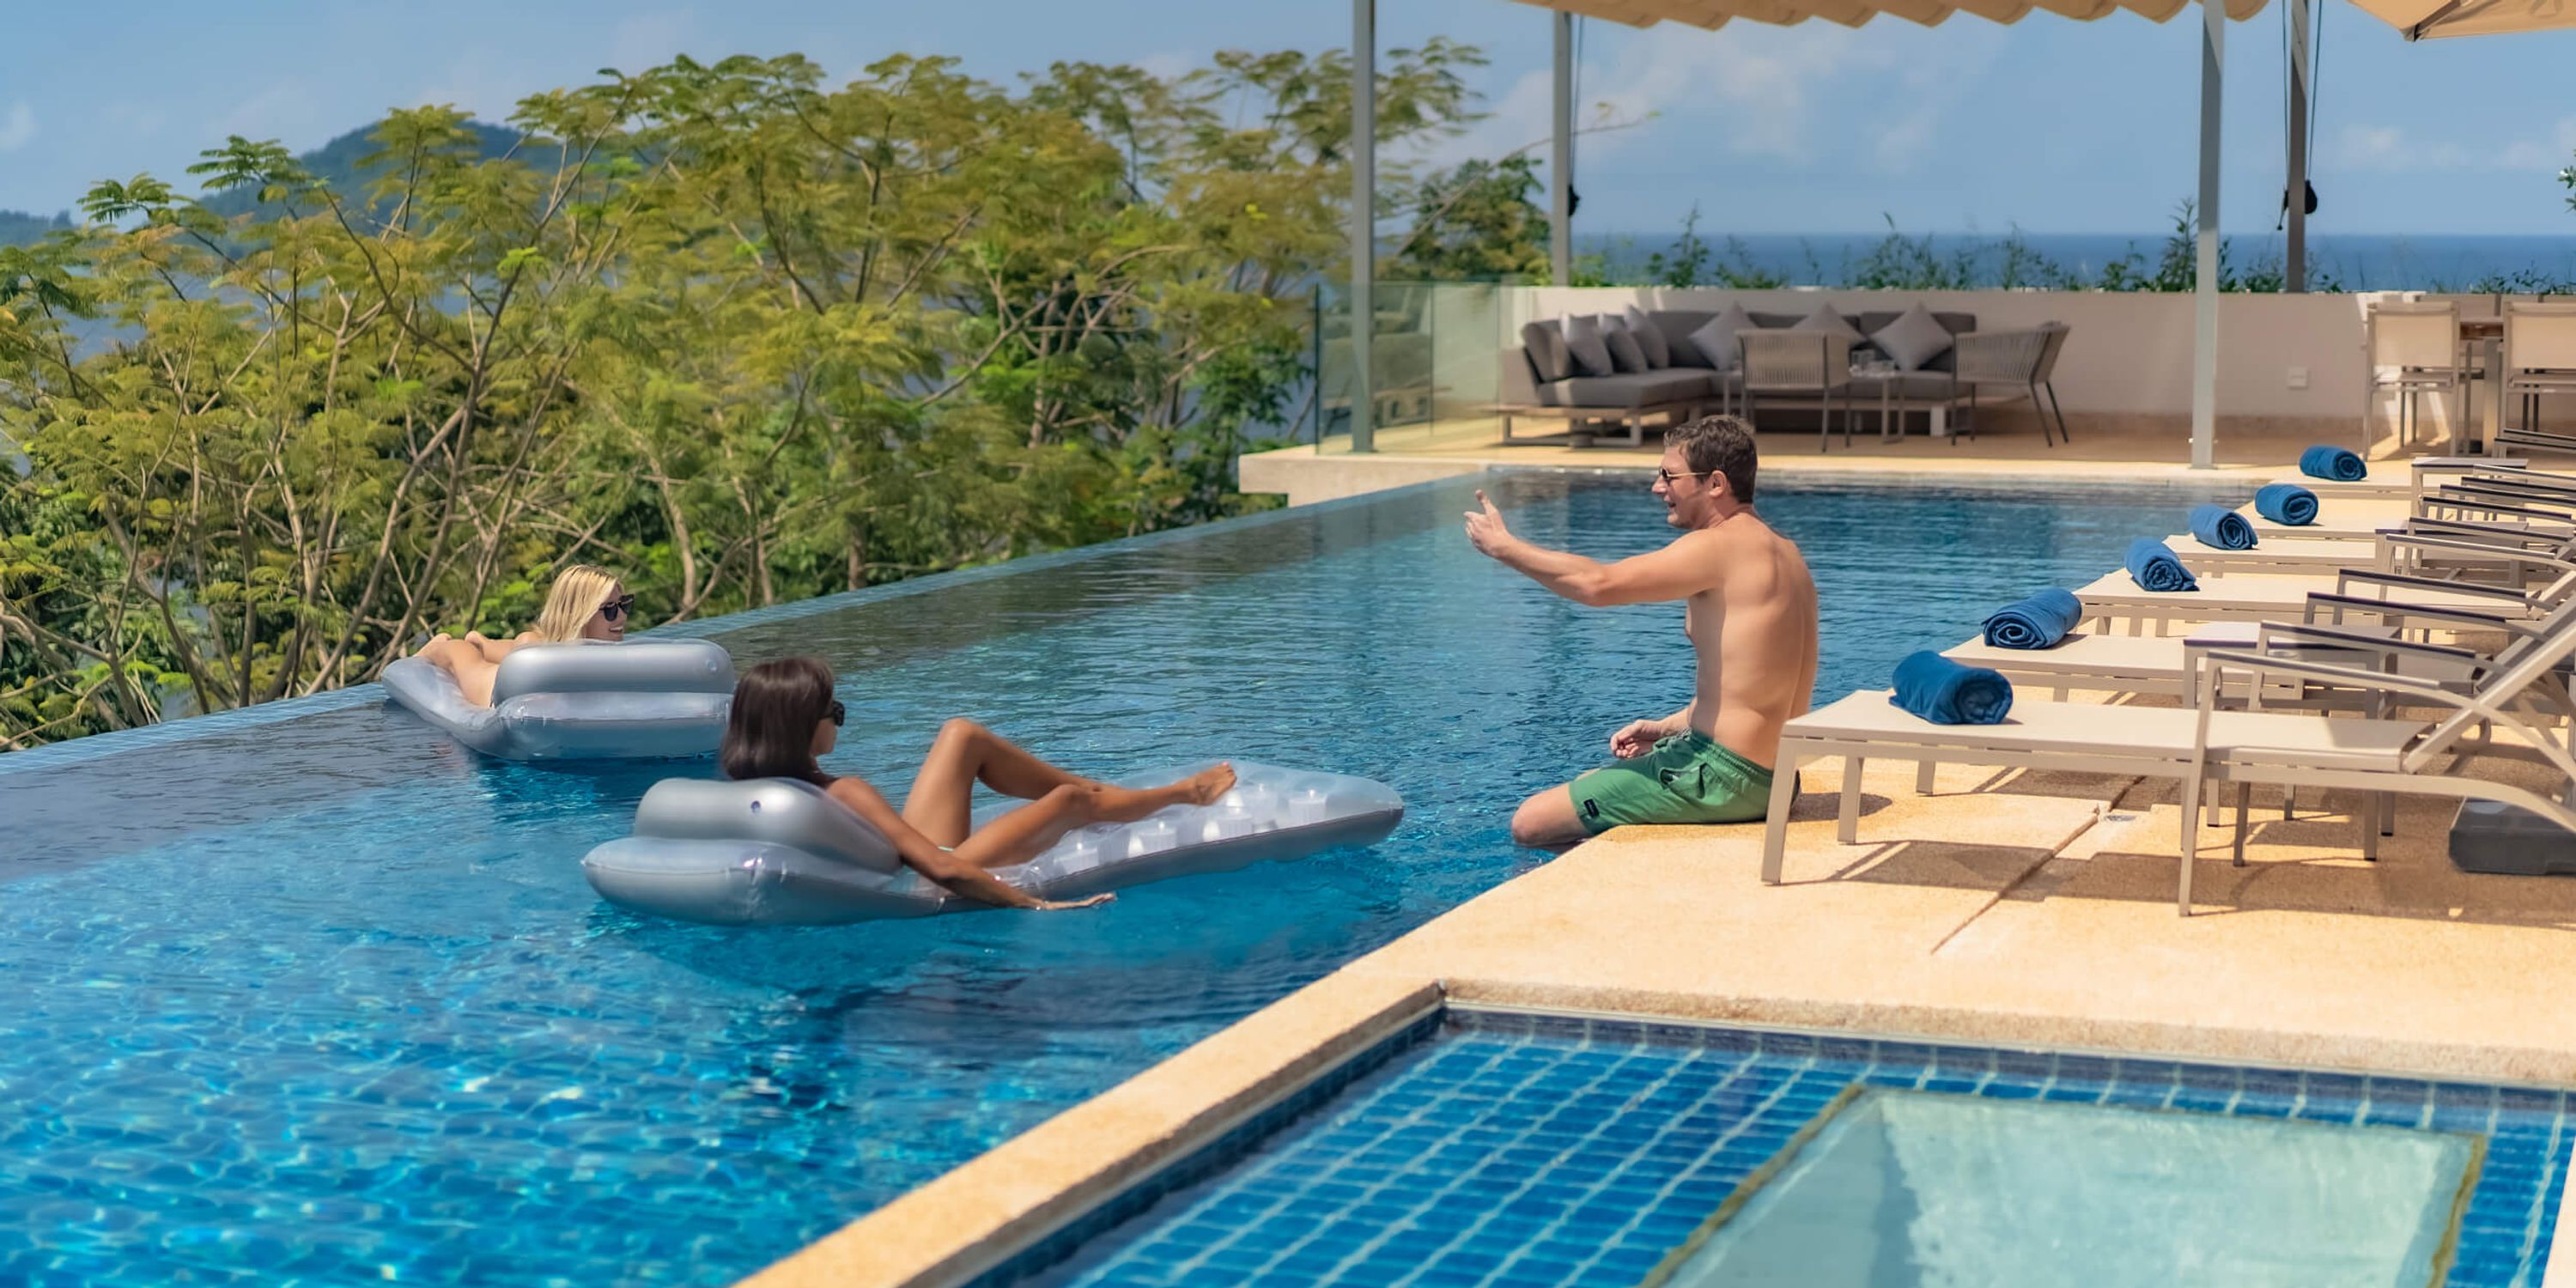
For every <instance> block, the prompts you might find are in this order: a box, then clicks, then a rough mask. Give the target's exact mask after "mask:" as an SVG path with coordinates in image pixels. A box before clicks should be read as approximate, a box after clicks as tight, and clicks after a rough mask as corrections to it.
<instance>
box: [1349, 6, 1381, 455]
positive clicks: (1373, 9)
mask: <svg viewBox="0 0 2576 1288" xmlns="http://www.w3.org/2000/svg"><path fill="white" fill-rule="evenodd" d="M1376 282H1377V0H1351V450H1352V451H1354V452H1369V451H1375V450H1377V426H1376V425H1375V424H1373V423H1372V422H1373V421H1374V420H1375V419H1376V416H1377V398H1376V387H1375V386H1374V385H1373V384H1371V383H1370V380H1369V357H1370V354H1369V350H1370V348H1371V347H1372V346H1373V345H1374V343H1375V339H1376V337H1375V335H1374V334H1373V333H1372V332H1373V324H1374V323H1375V322H1376V321H1377V316H1376V314H1375V313H1373V312H1372V311H1371V310H1372V309H1373V308H1374V307H1375V301H1374V300H1373V299H1372V298H1371V295H1372V290H1371V288H1372V287H1373V286H1375V284H1376Z"/></svg>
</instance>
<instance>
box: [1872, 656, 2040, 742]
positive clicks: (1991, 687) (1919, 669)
mask: <svg viewBox="0 0 2576 1288" xmlns="http://www.w3.org/2000/svg"><path fill="white" fill-rule="evenodd" d="M2012 698H2013V694H2012V681H2010V680H2007V679H2005V678H2004V677H2003V676H2002V675H2000V674H1998V673H1996V672H1994V671H1989V670H1987V669H1985V668H1984V667H1982V666H1962V665H1960V664H1959V663H1957V662H1953V661H1951V660H1950V659H1948V658H1946V657H1943V656H1941V655H1940V654H1938V653H1935V652H1933V651H1931V650H1930V649H1925V650H1923V651H1922V652H1919V653H1916V654H1914V655H1912V656H1911V657H1908V658H1906V659H1905V660H1904V661H1902V662H1899V663H1897V664H1896V683H1895V692H1893V693H1890V694H1888V695H1887V700H1888V701H1890V702H1893V703H1895V704H1896V705H1898V706H1900V707H1903V708H1905V709H1906V710H1908V711H1911V712H1913V713H1914V714H1915V715H1918V716H1921V717H1922V718H1924V719H1926V720H1929V721H1931V722H1932V723H1934V724H1945V725H1957V724H2002V723H2003V722H2004V717H2005V716H2007V715H2010V714H2011V713H2012Z"/></svg>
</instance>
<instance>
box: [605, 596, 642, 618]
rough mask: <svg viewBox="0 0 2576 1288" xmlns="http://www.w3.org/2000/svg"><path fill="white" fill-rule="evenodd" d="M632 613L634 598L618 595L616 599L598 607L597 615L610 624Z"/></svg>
mask: <svg viewBox="0 0 2576 1288" xmlns="http://www.w3.org/2000/svg"><path fill="white" fill-rule="evenodd" d="M634 611H635V597H634V596H633V595H620V596H618V597H617V598H615V599H612V600H610V601H608V602H607V603H605V604H602V605H600V606H599V615H600V616H602V617H605V618H607V619H608V620H610V621H612V622H613V621H617V620H618V619H620V618H623V617H624V616H626V615H627V614H628V613H631V612H634Z"/></svg>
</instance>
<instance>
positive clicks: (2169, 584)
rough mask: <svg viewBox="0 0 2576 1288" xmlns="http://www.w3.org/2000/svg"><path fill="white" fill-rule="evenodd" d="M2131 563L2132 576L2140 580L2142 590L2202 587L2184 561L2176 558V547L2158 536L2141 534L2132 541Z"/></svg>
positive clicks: (2130, 545) (2130, 546)
mask: <svg viewBox="0 0 2576 1288" xmlns="http://www.w3.org/2000/svg"><path fill="white" fill-rule="evenodd" d="M2127 563H2128V565H2129V577H2130V579H2131V580H2133V581H2135V582H2137V583H2138V589H2140V590H2152V591H2159V592H2162V591H2172V590H2198V589H2200V583H2199V582H2198V581H2197V580H2194V579H2193V577H2192V575H2191V570H2190V569H2188V568H2185V567H2183V566H2182V560H2180V559H2176V558H2174V552H2173V549H2172V547H2170V546H2167V545H2166V544H2165V543H2163V542H2161V541H2158V540H2156V539H2155V538H2154V537H2140V538H2138V539H2137V540H2135V541H2132V542H2130V543H2129V557H2128V560H2127Z"/></svg>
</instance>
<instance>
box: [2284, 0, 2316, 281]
mask: <svg viewBox="0 0 2576 1288" xmlns="http://www.w3.org/2000/svg"><path fill="white" fill-rule="evenodd" d="M2308 3H2309V0H2290V189H2289V195H2290V215H2289V224H2288V226H2289V234H2290V235H2289V245H2288V246H2287V247H2286V248H2285V249H2284V251H2283V253H2282V257H2281V269H2282V273H2283V276H2284V277H2285V278H2286V279H2287V280H2286V281H2285V282H2284V283H2283V289H2284V290H2288V291H2291V292H2294V293H2304V292H2305V291H2306V290H2307V289H2308V94H2309V89H2308V76H2309V73H2310V70H2311V69H2310V68H2309V67H2308V23H2309V21H2310V15H2309V13H2308Z"/></svg>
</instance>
